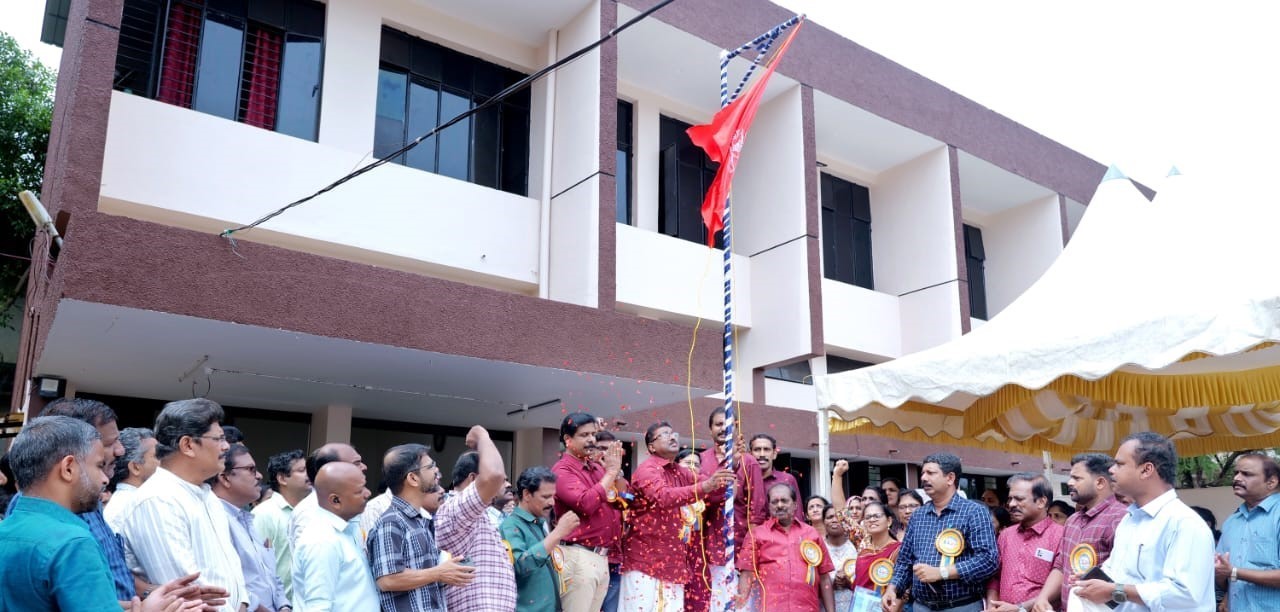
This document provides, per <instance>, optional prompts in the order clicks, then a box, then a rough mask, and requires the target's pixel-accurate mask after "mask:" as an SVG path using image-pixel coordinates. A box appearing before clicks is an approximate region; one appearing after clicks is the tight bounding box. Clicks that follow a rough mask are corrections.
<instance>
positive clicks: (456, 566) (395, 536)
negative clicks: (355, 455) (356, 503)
mask: <svg viewBox="0 0 1280 612" xmlns="http://www.w3.org/2000/svg"><path fill="white" fill-rule="evenodd" d="M382 466H383V472H384V474H385V478H386V482H387V490H388V491H392V492H393V495H392V498H391V506H390V508H389V509H388V510H387V511H386V512H384V513H383V514H382V515H381V516H380V517H378V520H377V521H375V522H374V525H373V528H372V529H371V530H370V531H369V544H368V554H369V561H370V566H371V567H372V568H373V575H374V578H376V584H377V586H378V591H379V594H378V599H379V600H380V603H381V606H382V609H383V610H392V611H397V612H398V611H402V610H403V611H409V612H431V611H440V612H443V610H444V609H445V600H444V586H445V585H457V586H463V585H466V584H470V583H471V581H472V580H474V579H475V571H476V570H475V568H474V567H471V566H467V565H462V564H460V563H459V561H462V559H447V560H445V561H443V562H440V549H439V548H438V547H437V546H436V540H435V536H434V535H433V534H432V533H431V524H430V521H429V520H428V519H427V518H426V517H425V516H424V512H423V507H424V506H425V505H426V504H427V498H428V497H429V496H431V495H432V492H433V491H435V490H436V489H437V483H438V482H439V480H440V468H439V467H438V466H437V465H436V462H435V461H433V460H432V459H431V457H430V455H429V454H428V452H427V447H425V446H423V445H421V444H402V445H400V446H396V447H393V448H392V449H391V450H389V451H387V454H386V456H385V457H384V458H383V462H382Z"/></svg>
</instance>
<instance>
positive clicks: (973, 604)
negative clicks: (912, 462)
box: [881, 453, 998, 612]
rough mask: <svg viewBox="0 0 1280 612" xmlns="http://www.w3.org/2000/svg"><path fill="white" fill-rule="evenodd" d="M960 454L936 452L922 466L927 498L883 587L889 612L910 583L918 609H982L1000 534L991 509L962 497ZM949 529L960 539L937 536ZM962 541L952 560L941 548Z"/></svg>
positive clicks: (925, 611) (943, 611)
mask: <svg viewBox="0 0 1280 612" xmlns="http://www.w3.org/2000/svg"><path fill="white" fill-rule="evenodd" d="M959 478H960V458H959V457H957V456H955V455H952V454H949V453H935V454H932V455H929V456H928V457H925V458H924V464H923V465H922V466H921V467H920V487H921V488H923V489H924V492H925V493H926V494H927V495H928V496H929V501H927V502H925V504H924V506H923V507H921V508H920V509H919V510H917V511H916V513H915V514H913V515H911V522H910V523H908V524H907V533H906V535H905V536H904V537H903V541H902V546H901V547H900V548H899V549H898V550H899V552H898V561H897V563H895V564H894V571H893V580H892V582H890V583H889V586H887V587H885V591H884V597H883V599H882V600H881V605H882V606H883V608H884V609H885V610H886V612H893V611H894V610H897V609H898V605H899V598H900V597H901V595H902V593H903V591H904V590H905V589H906V588H907V586H908V585H910V586H911V593H912V595H913V597H914V598H915V603H914V604H913V607H912V610H914V611H915V612H978V611H979V610H982V597H983V594H984V592H985V585H986V582H987V579H988V578H990V577H991V575H992V574H994V573H995V571H996V568H997V567H998V554H997V552H996V532H995V528H994V527H992V525H991V513H990V511H989V510H987V507H986V506H984V505H982V504H980V503H977V502H973V501H969V500H967V499H965V498H963V497H961V496H960V495H959V494H958V492H957V490H956V484H957V481H958V480H959ZM944 532H948V533H950V534H952V535H954V534H955V532H958V533H959V537H960V539H959V541H957V539H956V538H954V537H952V538H939V535H944ZM954 544H958V546H957V548H958V550H955V553H956V554H955V555H954V556H952V557H950V558H944V556H943V554H942V552H940V551H939V548H943V549H949V546H948V545H954Z"/></svg>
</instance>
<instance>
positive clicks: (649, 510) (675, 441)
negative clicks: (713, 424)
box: [619, 421, 734, 612]
mask: <svg viewBox="0 0 1280 612" xmlns="http://www.w3.org/2000/svg"><path fill="white" fill-rule="evenodd" d="M644 442H645V444H646V445H647V446H648V449H649V458H648V459H645V460H644V462H643V463H641V464H640V466H639V467H637V468H636V471H635V475H634V476H633V478H632V479H631V488H632V491H634V492H635V496H636V499H635V502H633V503H632V505H631V516H630V523H631V531H630V532H629V533H628V534H627V538H626V540H624V542H623V547H622V594H621V596H620V601H619V608H620V609H621V610H623V611H624V612H626V611H634V612H649V611H651V610H657V609H667V610H682V609H684V583H686V582H688V581H689V578H690V577H691V572H690V571H689V564H688V563H686V562H685V559H686V554H687V552H686V551H687V549H686V547H687V546H688V545H687V544H685V543H684V542H682V541H681V540H680V530H679V529H677V528H675V527H674V526H676V525H681V524H683V522H684V521H687V520H689V517H685V516H682V513H681V510H680V508H681V506H686V505H689V504H692V503H693V502H695V501H697V500H698V499H703V498H706V497H707V496H709V495H712V494H714V493H719V492H722V491H723V490H724V488H725V487H726V486H728V484H729V483H730V482H732V481H733V478H734V476H733V472H731V471H729V470H726V469H723V468H721V469H718V470H716V471H715V472H714V473H713V474H711V477H710V478H708V479H706V480H703V481H701V482H696V478H695V476H694V475H693V473H692V472H690V471H689V470H687V469H685V468H683V467H682V466H680V465H679V464H677V463H676V462H675V461H673V459H675V457H676V455H677V454H679V453H680V435H679V434H677V433H676V432H675V431H674V430H672V428H671V424H670V423H667V422H666V421H661V422H658V423H654V424H653V425H650V426H649V429H648V430H647V431H645V434H644ZM694 518H695V520H696V517H694Z"/></svg>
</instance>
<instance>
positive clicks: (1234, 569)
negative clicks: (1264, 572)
mask: <svg viewBox="0 0 1280 612" xmlns="http://www.w3.org/2000/svg"><path fill="white" fill-rule="evenodd" d="M1239 571H1240V568H1238V567H1236V566H1234V565H1233V566H1231V582H1235V581H1236V580H1239V579H1240V575H1239V573H1238V572H1239Z"/></svg>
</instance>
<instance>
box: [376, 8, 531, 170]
mask: <svg viewBox="0 0 1280 612" xmlns="http://www.w3.org/2000/svg"><path fill="white" fill-rule="evenodd" d="M381 58H382V62H381V66H380V67H379V69H378V104H377V118H376V121H375V124H374V137H373V153H374V155H376V156H378V157H383V156H385V155H389V154H391V153H394V152H396V151H397V150H398V149H400V148H402V147H404V146H405V145H406V144H408V143H409V142H411V141H413V140H414V139H416V138H418V137H419V136H422V135H423V134H426V133H428V132H430V131H431V130H432V129H434V128H435V127H436V126H437V125H439V124H441V123H443V122H445V121H448V120H450V119H452V118H454V117H456V116H457V115H459V114H461V113H464V112H466V111H467V110H470V109H471V108H472V107H474V106H477V105H478V104H480V103H481V102H484V101H485V100H488V99H489V98H491V97H493V95H494V94H497V93H498V92H500V91H502V90H503V89H505V88H506V87H507V86H509V85H511V84H512V83H515V82H516V81H519V80H520V79H522V78H524V77H525V75H524V74H521V73H519V72H516V71H515V70H511V69H509V68H504V67H502V66H499V65H497V64H492V63H489V62H486V61H484V60H481V59H478V58H474V57H471V56H469V55H466V54H464V53H460V52H458V51H454V50H452V49H449V48H447V47H443V46H441V45H437V44H435V43H431V42H427V41H425V40H422V39H420V38H416V37H413V36H410V35H408V34H405V33H403V32H400V31H397V30H394V29H392V28H386V27H384V28H383V29H382V49H381ZM394 161H395V163H398V164H404V165H406V166H409V167H411V168H417V169H419V170H426V171H427V172H434V173H436V174H442V175H444V176H448V177H452V178H456V179H459V180H463V181H468V182H470V183H474V184H476V185H483V186H485V187H493V188H495V189H501V190H502V191H506V192H508V193H514V194H517V195H527V194H528V191H529V188H528V178H529V89H528V88H525V89H523V90H521V91H519V92H517V93H515V94H513V95H512V96H510V97H508V98H507V99H506V100H504V101H503V102H502V103H500V104H497V105H494V106H492V107H489V108H487V109H485V110H483V111H481V112H479V113H478V114H475V115H472V116H471V117H468V118H467V119H464V120H462V121H460V122H459V123H456V124H454V125H452V126H450V127H448V128H447V129H445V130H444V131H442V132H440V133H439V134H436V135H435V136H432V137H431V138H428V139H426V140H424V141H422V143H421V144H419V145H418V146H416V147H414V148H413V149H410V150H409V151H407V152H405V153H404V154H403V155H400V156H397V157H396V158H395V160H394Z"/></svg>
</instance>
